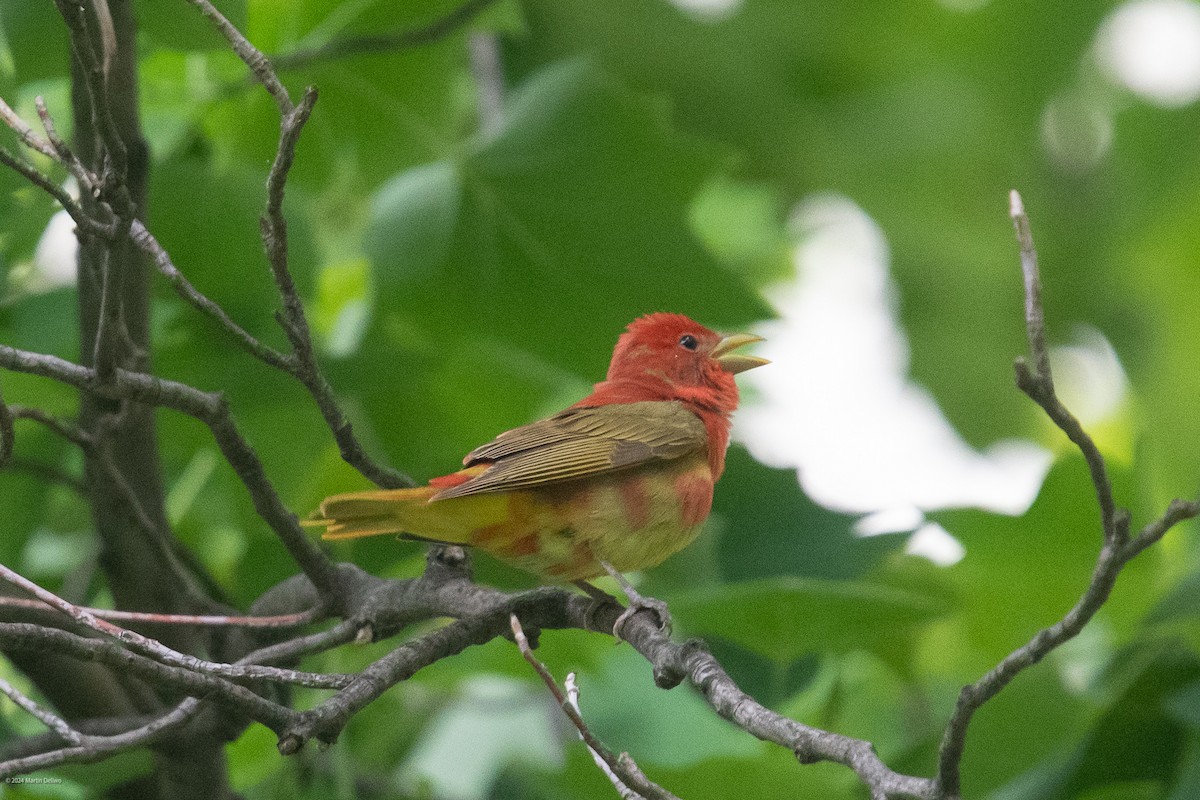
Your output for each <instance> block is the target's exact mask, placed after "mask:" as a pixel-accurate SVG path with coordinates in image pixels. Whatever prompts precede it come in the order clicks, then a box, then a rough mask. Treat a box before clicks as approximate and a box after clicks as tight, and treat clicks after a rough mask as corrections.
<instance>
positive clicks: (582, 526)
mask: <svg viewBox="0 0 1200 800" xmlns="http://www.w3.org/2000/svg"><path fill="white" fill-rule="evenodd" d="M759 341H762V337H760V336H756V335H753V334H747V333H737V334H732V335H727V336H723V335H721V334H718V333H716V332H715V331H713V330H710V329H709V328H706V327H704V326H703V325H701V324H699V323H698V322H695V321H694V320H692V319H690V318H689V317H687V316H684V315H682V314H674V313H666V312H659V313H653V314H647V315H645V316H642V317H639V318H637V319H635V320H634V321H633V322H631V323H630V324H629V325H628V326H627V327H626V329H625V331H624V332H623V333H622V334H621V335H620V336H619V337H618V339H617V343H616V347H615V348H614V350H613V355H612V360H611V362H610V364H609V367H608V372H607V374H606V376H605V379H604V380H603V381H601V382H599V383H597V384H595V385H594V387H593V388H592V391H591V393H590V394H588V396H587V397H584V398H583V399H582V400H580V401H579V402H577V403H575V404H573V405H571V406H569V407H567V408H566V409H564V410H562V411H560V412H558V413H557V414H554V415H552V416H550V417H547V418H545V419H542V420H539V421H537V422H533V423H530V424H528V425H524V426H521V427H519V428H514V429H512V430H509V431H506V432H504V433H501V434H500V435H499V436H497V437H496V438H495V439H493V440H492V441H490V442H488V443H487V444H484V445H482V446H480V447H477V448H475V449H474V450H472V451H471V452H470V453H468V454H467V456H466V458H464V459H463V468H462V469H460V470H458V471H457V472H453V473H450V474H448V475H444V476H441V477H437V478H433V479H431V480H430V481H429V482H428V484H427V485H425V486H418V487H415V488H409V489H385V490H375V491H364V492H351V493H347V494H337V495H333V496H331V497H328V498H326V499H325V500H324V501H322V502H321V504H320V508H319V510H318V511H317V512H315V513H314V514H313V516H312V517H310V519H309V520H307V521H306V523H307V524H309V525H314V526H319V527H323V528H324V531H323V533H322V538H323V539H328V540H341V539H355V538H359V537H364V536H377V535H384V534H393V535H397V536H399V537H400V538H403V539H412V540H419V541H425V542H435V543H442V544H451V545H464V546H470V547H472V548H475V549H478V550H482V551H484V552H486V553H488V554H490V555H492V556H494V557H495V558H497V559H499V560H501V561H504V562H507V563H509V564H512V565H514V566H516V567H518V568H520V569H522V570H525V571H526V572H530V573H533V574H534V575H536V576H537V577H538V578H539V579H541V580H543V581H545V582H549V583H573V584H574V585H576V586H577V587H579V588H580V589H581V590H582V591H584V592H586V593H587V594H588V595H590V596H591V597H592V598H594V599H595V600H596V601H597V602H608V601H612V602H615V599H614V598H612V597H611V596H610V595H609V594H608V593H607V592H605V591H603V590H601V589H599V588H597V587H596V586H594V585H592V584H591V583H589V581H590V580H591V579H594V578H597V577H601V576H603V575H605V574H608V575H610V576H612V577H613V578H614V579H615V580H616V581H617V583H618V584H619V585H620V586H621V588H622V590H623V591H624V592H625V595H626V598H627V599H628V601H629V607H628V608H627V609H626V610H625V611H624V613H622V614H621V615H620V616H619V617H618V619H617V622H616V624H615V625H614V626H613V633H614V635H615V636H616V637H617V639H618V640H620V638H621V633H620V632H621V628H622V627H623V625H624V624H625V622H626V621H627V620H628V619H629V617H630V615H632V614H633V613H634V612H636V611H637V610H639V609H640V608H649V609H651V610H652V611H654V612H655V613H656V614H657V615H658V617H659V622H660V625H661V626H662V627H664V628H667V629H668V630H669V626H670V616H669V614H668V612H667V609H666V605H665V604H664V603H662V602H661V601H658V600H656V599H654V598H650V597H643V596H641V595H640V594H638V593H637V591H636V590H635V589H634V588H633V586H632V585H631V584H630V583H629V582H628V580H626V579H625V578H624V576H623V574H622V573H625V572H629V571H633V570H643V569H647V568H650V567H653V566H656V565H658V564H659V563H661V562H662V561H664V560H665V559H666V558H667V557H669V556H671V555H673V554H674V553H676V552H678V551H679V550H681V549H683V548H684V547H686V546H687V545H688V544H690V543H691V542H692V541H693V540H694V539H695V538H696V536H697V535H698V534H699V532H700V530H701V527H702V525H703V523H704V521H705V520H706V519H707V517H708V515H709V511H710V509H711V507H712V499H713V488H714V485H715V483H716V482H717V479H718V478H720V477H721V473H722V472H723V471H724V468H725V451H726V448H727V447H728V444H729V433H730V425H731V415H732V414H733V412H734V410H735V409H736V408H737V406H738V388H737V384H736V382H735V381H734V376H735V375H737V374H739V373H741V372H744V371H746V370H749V369H753V368H755V367H759V366H762V365H764V364H768V363H770V362H769V361H768V360H767V359H765V358H759V357H757V356H752V355H745V354H742V353H739V352H736V351H738V350H739V349H740V348H742V347H744V346H746V345H749V344H752V343H754V342H759Z"/></svg>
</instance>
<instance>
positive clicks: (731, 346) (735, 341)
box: [711, 333, 771, 375]
mask: <svg viewBox="0 0 1200 800" xmlns="http://www.w3.org/2000/svg"><path fill="white" fill-rule="evenodd" d="M761 341H763V338H762V337H761V336H755V335H754V334H752V333H733V334H730V335H729V336H726V337H725V338H724V339H722V340H721V341H719V342H717V346H716V347H714V348H713V351H712V353H711V355H712V357H713V358H715V359H716V360H717V363H718V364H720V365H721V369H723V370H725V371H726V372H732V373H733V374H735V375H736V374H737V373H739V372H745V371H746V370H748V369H754V368H755V367H761V366H762V365H763V364H770V363H771V362H770V361H768V360H767V359H765V358H759V357H758V356H746V355H741V354H739V353H734V352H733V351H734V350H736V349H738V348H739V347H744V346H745V345H748V344H753V343H754V342H761Z"/></svg>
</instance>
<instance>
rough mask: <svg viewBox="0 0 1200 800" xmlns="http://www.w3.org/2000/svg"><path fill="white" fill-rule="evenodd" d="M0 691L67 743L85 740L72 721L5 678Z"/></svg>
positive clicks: (0, 682)
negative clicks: (44, 705) (42, 704)
mask: <svg viewBox="0 0 1200 800" xmlns="http://www.w3.org/2000/svg"><path fill="white" fill-rule="evenodd" d="M0 693H3V694H6V695H8V699H9V700H12V701H13V702H14V703H16V704H17V705H18V706H20V707H21V708H22V709H24V710H25V711H27V712H29V713H30V714H32V715H33V716H35V717H37V718H38V719H39V720H40V721H41V722H42V723H43V724H45V726H46V727H47V728H49V729H50V730H52V731H54V732H55V733H57V734H58V735H59V736H60V737H62V740H63V741H64V742H66V743H67V744H79V743H81V742H82V741H83V735H82V734H81V733H80V732H79V731H77V730H75V729H74V728H72V727H71V725H70V723H68V722H67V721H66V720H65V719H63V718H62V717H60V716H58V715H57V714H55V713H54V712H53V711H50V710H49V709H47V708H43V707H42V706H41V705H39V704H38V703H37V702H35V701H34V700H33V699H31V698H30V697H27V696H26V695H25V694H24V693H22V692H21V691H19V690H18V689H17V688H16V687H15V686H13V685H12V684H11V683H9V682H8V681H6V680H4V679H3V678H0Z"/></svg>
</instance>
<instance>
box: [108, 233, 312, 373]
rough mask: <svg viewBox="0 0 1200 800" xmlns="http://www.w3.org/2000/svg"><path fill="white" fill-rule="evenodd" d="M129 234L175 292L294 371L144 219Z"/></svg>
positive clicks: (255, 351) (260, 354)
mask: <svg viewBox="0 0 1200 800" xmlns="http://www.w3.org/2000/svg"><path fill="white" fill-rule="evenodd" d="M129 235H130V239H132V240H133V243H134V245H135V246H136V247H137V248H138V249H139V250H141V251H142V252H143V253H145V254H146V255H147V256H149V258H150V260H151V262H153V264H154V266H155V267H156V268H157V269H158V271H159V273H160V274H161V275H162V276H163V277H165V278H166V279H167V280H168V281H169V282H170V284H171V287H172V288H173V289H174V290H175V293H176V294H178V295H179V296H180V297H181V298H183V300H185V301H186V302H187V303H189V304H190V305H191V306H192V307H193V308H195V309H196V310H197V311H200V312H201V313H203V314H205V315H207V316H209V317H211V318H212V319H213V320H215V321H216V322H217V324H218V325H220V326H221V327H222V328H224V329H225V330H226V331H228V332H229V333H230V334H232V335H233V337H234V339H236V340H237V342H238V344H239V345H241V347H242V349H243V350H245V351H246V352H247V353H249V354H250V355H252V356H254V357H255V358H257V359H259V360H260V361H263V362H264V363H266V364H269V365H270V366H272V367H275V368H276V369H279V370H282V371H284V372H291V371H292V369H293V365H292V363H291V361H292V360H291V359H290V358H289V357H288V356H285V355H284V354H283V353H281V352H279V351H278V350H276V349H275V348H273V347H270V346H269V345H266V344H263V343H262V342H261V341H259V340H258V339H256V338H254V337H253V336H252V335H250V334H249V333H248V332H247V331H246V330H245V329H244V328H242V327H241V326H240V325H238V324H237V323H236V322H234V321H233V319H232V318H231V317H230V316H229V315H228V314H227V313H226V312H225V309H223V308H221V306H219V305H218V304H217V303H215V302H213V301H212V300H211V299H209V298H208V297H207V296H205V295H204V294H203V293H202V292H200V291H199V290H198V289H197V288H196V287H195V286H193V285H192V283H191V282H190V281H189V280H188V279H187V278H186V277H185V276H184V275H183V273H182V272H180V271H179V269H178V268H177V267H176V266H175V264H174V263H173V262H172V261H171V256H170V254H168V253H167V251H166V250H165V249H164V248H163V246H162V245H161V244H160V243H159V241H158V239H156V238H155V237H154V234H152V233H151V232H150V231H149V230H147V228H146V226H145V225H144V224H143V223H142V221H141V220H134V222H133V224H132V226H131V227H130V233H129Z"/></svg>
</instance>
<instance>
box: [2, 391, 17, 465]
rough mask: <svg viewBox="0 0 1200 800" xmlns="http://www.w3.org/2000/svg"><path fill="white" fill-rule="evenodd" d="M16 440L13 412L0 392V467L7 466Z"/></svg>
mask: <svg viewBox="0 0 1200 800" xmlns="http://www.w3.org/2000/svg"><path fill="white" fill-rule="evenodd" d="M16 441H17V433H16V430H15V429H14V428H13V412H12V409H10V408H9V407H8V404H7V403H5V402H4V394H3V393H0V469H3V468H4V467H5V466H7V464H8V462H9V460H11V459H12V454H13V447H14V446H15V444H16Z"/></svg>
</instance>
